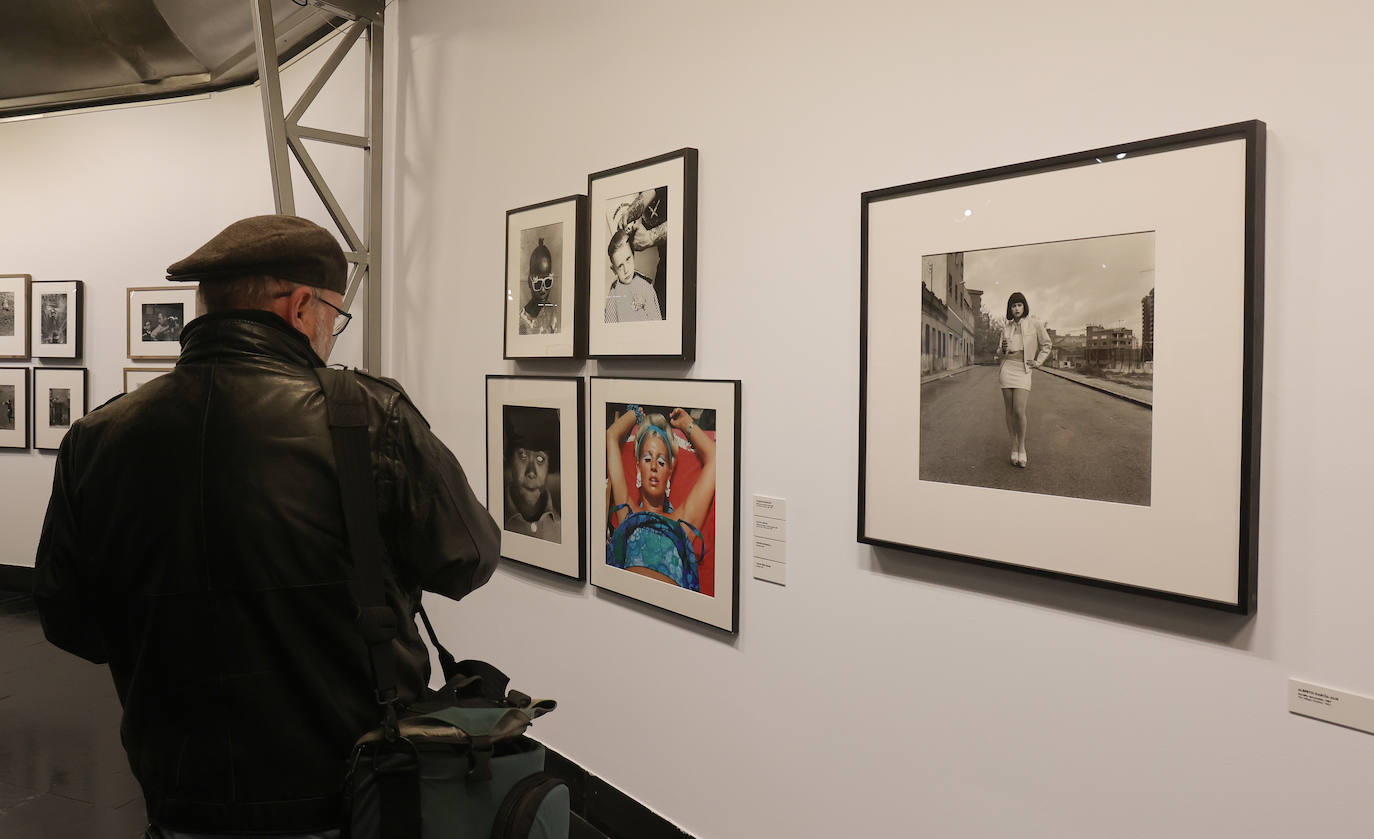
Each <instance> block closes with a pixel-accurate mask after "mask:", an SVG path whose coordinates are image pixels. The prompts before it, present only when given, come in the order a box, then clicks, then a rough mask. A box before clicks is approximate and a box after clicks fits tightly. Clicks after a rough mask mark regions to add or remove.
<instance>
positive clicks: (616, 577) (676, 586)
mask: <svg viewBox="0 0 1374 839" xmlns="http://www.w3.org/2000/svg"><path fill="white" fill-rule="evenodd" d="M740 397H741V384H740V380H739V379H667V378H633V377H609V376H593V377H592V379H591V388H590V397H589V402H588V424H589V425H590V426H591V428H592V432H591V433H592V446H591V453H590V463H589V465H588V470H587V471H588V473H589V475H590V488H589V490H588V492H587V496H588V498H589V499H590V501H591V505H590V511H591V513H590V518H589V520H588V521H589V525H588V527H589V530H590V533H591V571H590V575H589V577H590V579H591V583H592V585H593V586H595V587H596V588H598V589H602V590H604V591H610V592H613V593H614V594H616V595H620V596H624V597H629V598H631V599H634V600H637V601H640V602H642V603H647V604H648V605H650V606H654V607H656V608H658V609H661V610H664V611H667V612H672V613H675V614H678V615H682V616H683V617H686V618H688V619H690V620H693V621H696V622H698V623H701V624H705V625H707V626H710V627H713V628H715V629H719V630H723V631H725V632H727V633H731V634H734V633H737V632H738V631H739V592H740V567H741V563H740V432H741V428H742V424H741V413H740V404H741V403H740ZM627 405H636V406H639V407H640V408H641V412H642V413H645V414H648V415H649V417H648V419H649V420H650V421H652V420H653V417H652V414H653V413H661V414H663V415H664V417H665V418H667V417H668V414H667V413H664V412H665V411H671V410H672V409H673V408H682V409H684V410H686V411H688V412H689V414H692V415H693V419H692V422H693V424H695V425H697V426H698V430H697V431H695V432H693V431H692V429H691V428H688V430H687V432H684V431H683V430H682V429H681V428H679V427H674V428H673V429H672V430H671V432H670V433H672V434H673V436H674V438H675V442H676V443H677V450H678V455H677V457H676V458H675V459H674V463H673V467H672V471H671V473H670V475H669V477H668V478H667V479H666V482H665V489H664V494H665V497H667V498H668V499H669V500H670V501H671V502H672V503H675V504H676V505H677V507H678V509H682V507H683V500H684V499H685V498H688V497H689V496H690V493H691V491H692V489H693V488H694V486H695V485H689V486H687V487H686V488H685V489H684V488H683V487H682V486H681V485H680V486H679V487H678V489H677V491H674V490H673V488H672V476H673V475H678V476H680V475H683V474H684V472H683V470H684V469H688V468H691V467H690V466H688V461H685V460H683V459H682V458H684V457H685V456H686V455H685V454H684V451H693V452H694V449H691V448H690V447H689V448H687V449H685V450H684V447H683V443H682V441H683V440H686V439H688V434H690V433H697V434H700V433H707V434H708V435H710V439H711V440H712V441H713V443H714V449H715V469H716V479H715V489H714V492H713V495H712V497H711V500H710V504H711V506H710V507H709V508H708V510H707V511H706V514H705V516H704V517H703V519H702V523H701V526H700V527H699V528H698V530H699V532H700V534H701V535H700V542H699V544H700V549H699V550H698V549H697V548H696V547H695V544H696V538H695V537H691V536H688V537H687V540H688V541H689V542H690V543H692V544H693V555H694V556H695V557H696V561H695V562H690V563H683V564H690V565H691V566H692V567H693V569H694V570H695V572H696V577H697V579H696V583H697V586H698V587H697V589H696V590H693V589H692V588H691V584H690V581H687V582H684V581H683V580H672V579H670V578H668V577H666V576H664V575H660V576H658V577H653V576H650V575H646V574H644V573H643V571H633V570H631V566H633V565H635V564H636V563H635V562H630V561H626V562H625V564H624V565H623V566H622V565H619V564H617V563H618V561H619V560H617V561H612V560H611V558H610V557H611V554H612V553H616V554H617V556H619V553H618V552H615V551H608V550H607V545H608V543H612V542H617V541H618V542H619V543H620V544H622V545H628V544H629V540H628V533H626V534H625V535H623V536H621V538H620V539H619V540H617V539H616V535H617V534H618V533H619V530H620V525H621V524H623V522H618V523H617V526H616V528H615V529H614V530H612V528H611V526H610V522H611V521H612V518H611V510H610V505H613V504H614V503H615V502H614V499H613V497H612V496H613V491H612V490H611V489H610V485H609V482H608V467H609V463H610V459H609V457H608V454H607V444H608V442H609V438H610V436H611V432H612V429H613V428H614V423H615V422H616V420H615V419H612V418H610V414H612V413H614V414H616V416H619V415H620V414H622V413H625V407H626V406H627ZM655 409H658V410H655ZM698 409H700V410H699V411H698ZM707 411H710V412H711V413H710V416H709V420H708V419H707V415H706V412H707ZM708 426H709V427H708ZM637 427H638V428H641V429H642V428H643V426H637V425H631V426H630V427H628V428H627V435H628V436H627V437H625V438H623V439H621V440H620V441H619V443H618V445H619V447H620V448H621V454H620V457H619V458H618V460H617V463H618V464H619V465H620V466H621V468H622V469H624V463H625V458H626V457H629V458H632V459H633V456H634V451H631V450H627V449H626V447H633V446H634V442H632V441H633V440H635V439H637V438H638V436H639V435H637V434H635V433H634V429H635V428H637ZM652 434H653V432H649V431H647V430H645V432H644V436H643V439H644V440H646V441H647V440H649V439H650V437H651V436H652ZM646 446H647V443H646ZM693 457H694V458H695V459H696V465H697V466H700V464H701V460H700V457H699V456H698V455H695V454H693ZM622 475H624V477H625V479H626V481H627V491H628V492H630V493H631V498H630V499H629V500H630V503H631V505H632V506H633V504H634V498H635V496H638V494H639V492H640V490H639V489H630V487H629V486H628V483H629V482H630V481H631V479H630V477H629V473H628V472H622ZM700 475H701V473H700V472H695V473H694V474H693V477H694V479H696V478H699V477H700ZM650 518H652V517H650ZM647 523H648V524H650V525H652V524H653V522H652V521H650V522H647ZM636 524H639V523H638V522H637V523H636ZM679 532H681V533H683V534H689V533H690V528H682V527H681V526H679ZM727 549H728V550H727ZM628 551H629V549H628V548H626V551H625V559H626V560H628ZM678 556H679V559H681V556H682V554H681V552H680V551H679V553H678ZM708 558H709V562H708V561H707V560H708ZM684 576H685V575H684Z"/></svg>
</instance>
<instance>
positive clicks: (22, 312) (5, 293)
mask: <svg viewBox="0 0 1374 839" xmlns="http://www.w3.org/2000/svg"><path fill="white" fill-rule="evenodd" d="M32 282H33V278H32V277H31V276H29V275H28V274H0V358H12V359H24V358H28V357H29V318H28V311H29V286H30V284H31V283H32Z"/></svg>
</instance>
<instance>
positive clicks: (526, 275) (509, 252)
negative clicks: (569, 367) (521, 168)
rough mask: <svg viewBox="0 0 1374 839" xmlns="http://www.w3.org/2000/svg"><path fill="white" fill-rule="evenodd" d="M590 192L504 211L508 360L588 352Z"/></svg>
mask: <svg viewBox="0 0 1374 839" xmlns="http://www.w3.org/2000/svg"><path fill="white" fill-rule="evenodd" d="M586 235H587V196H585V195H569V196H568V197H567V198H558V199H555V200H553V201H545V202H544V203H542V204H531V205H530V206H528V207H519V208H517V209H514V210H508V211H507V212H506V294H505V301H506V341H505V348H506V349H505V357H506V358H583V357H585V356H586V355H587V327H586V316H585V313H586V310H587V260H586V258H585V257H584V256H583V253H582V250H583V246H582V243H583V241H584V239H585V238H586Z"/></svg>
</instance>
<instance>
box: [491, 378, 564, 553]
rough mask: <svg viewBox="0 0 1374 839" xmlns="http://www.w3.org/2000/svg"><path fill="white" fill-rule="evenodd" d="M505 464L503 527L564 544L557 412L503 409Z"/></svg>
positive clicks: (529, 408)
mask: <svg viewBox="0 0 1374 839" xmlns="http://www.w3.org/2000/svg"><path fill="white" fill-rule="evenodd" d="M501 412H502V415H503V416H502V436H503V437H504V441H503V443H502V447H501V448H502V451H503V452H504V455H503V459H504V461H505V484H506V492H505V496H506V497H505V513H504V523H503V525H502V526H503V527H505V529H506V530H508V531H510V532H511V533H520V534H523V535H527V536H533V537H534V538H536V539H543V540H544V541H546V542H562V541H563V507H562V493H561V492H560V491H559V487H560V485H561V484H562V482H563V479H562V472H561V470H560V468H559V460H558V450H559V443H558V441H559V434H558V409H557V408H536V407H533V406H530V405H502V406H501Z"/></svg>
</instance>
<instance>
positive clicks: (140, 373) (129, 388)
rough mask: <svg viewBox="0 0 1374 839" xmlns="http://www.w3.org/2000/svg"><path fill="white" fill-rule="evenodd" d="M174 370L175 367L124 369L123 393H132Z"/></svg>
mask: <svg viewBox="0 0 1374 839" xmlns="http://www.w3.org/2000/svg"><path fill="white" fill-rule="evenodd" d="M175 369H176V368H175V367H125V368H124V392H125V393H133V392H134V391H136V390H138V389H139V388H140V387H142V386H143V385H146V384H147V383H148V382H151V381H152V380H153V379H156V378H157V377H158V376H164V375H166V374H168V373H170V372H172V371H173V370H175Z"/></svg>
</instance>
